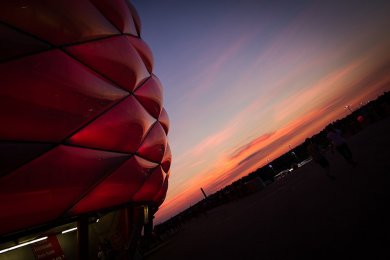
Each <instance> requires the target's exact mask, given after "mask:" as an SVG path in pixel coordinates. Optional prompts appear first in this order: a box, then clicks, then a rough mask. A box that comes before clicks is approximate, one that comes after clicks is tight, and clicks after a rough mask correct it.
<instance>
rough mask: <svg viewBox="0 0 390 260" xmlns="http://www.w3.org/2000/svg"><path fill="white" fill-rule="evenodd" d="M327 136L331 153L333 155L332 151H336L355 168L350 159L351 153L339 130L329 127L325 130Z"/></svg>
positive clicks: (354, 163)
mask: <svg viewBox="0 0 390 260" xmlns="http://www.w3.org/2000/svg"><path fill="white" fill-rule="evenodd" d="M326 130H327V132H328V133H327V135H326V137H327V138H328V140H329V142H330V145H331V151H332V153H334V149H335V148H336V150H337V151H338V152H339V153H340V154H341V155H342V156H343V157H344V159H345V160H346V161H347V162H348V163H349V164H351V165H352V166H356V164H357V163H356V162H355V161H354V160H353V158H352V152H351V149H349V146H348V144H347V141H346V140H345V138H344V137H343V136H342V133H341V130H340V129H336V128H335V127H333V126H331V125H329V126H328V127H327V128H326Z"/></svg>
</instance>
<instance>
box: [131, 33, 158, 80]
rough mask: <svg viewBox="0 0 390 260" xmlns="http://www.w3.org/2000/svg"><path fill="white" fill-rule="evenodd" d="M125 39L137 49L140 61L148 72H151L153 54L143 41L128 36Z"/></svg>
mask: <svg viewBox="0 0 390 260" xmlns="http://www.w3.org/2000/svg"><path fill="white" fill-rule="evenodd" d="M127 39H128V40H129V41H130V43H131V44H132V45H133V46H134V47H135V48H136V49H137V51H138V54H139V55H140V56H141V58H142V60H143V61H144V62H145V65H146V68H147V69H148V71H149V72H152V71H153V64H154V59H153V54H152V51H151V50H150V48H149V46H148V45H147V44H146V42H144V41H143V40H141V39H139V38H136V37H131V36H128V37H127Z"/></svg>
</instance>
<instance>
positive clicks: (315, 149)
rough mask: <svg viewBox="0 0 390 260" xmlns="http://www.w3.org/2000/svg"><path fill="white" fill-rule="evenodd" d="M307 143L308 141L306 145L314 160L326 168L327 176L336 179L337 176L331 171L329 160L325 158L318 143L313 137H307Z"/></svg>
mask: <svg viewBox="0 0 390 260" xmlns="http://www.w3.org/2000/svg"><path fill="white" fill-rule="evenodd" d="M306 143H307V146H306V149H307V152H308V153H309V155H310V156H311V158H312V159H313V161H314V162H315V163H317V164H319V165H320V166H321V167H322V168H323V169H324V170H325V174H326V176H328V177H329V179H331V180H335V179H336V177H335V176H334V175H332V174H331V173H330V164H329V161H328V160H327V159H326V158H325V156H324V155H323V153H322V152H321V149H320V147H319V146H318V145H317V143H316V142H314V140H313V139H312V138H307V139H306Z"/></svg>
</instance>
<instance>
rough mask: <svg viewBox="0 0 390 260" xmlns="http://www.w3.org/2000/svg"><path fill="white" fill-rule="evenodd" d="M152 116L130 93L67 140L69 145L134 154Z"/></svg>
mask: <svg viewBox="0 0 390 260" xmlns="http://www.w3.org/2000/svg"><path fill="white" fill-rule="evenodd" d="M154 122H155V119H154V118H153V117H151V116H150V115H149V114H148V112H146V110H145V109H144V108H143V107H142V105H141V104H140V103H139V102H138V101H137V100H136V99H135V97H133V96H129V97H127V98H126V100H124V101H122V102H121V103H120V104H118V105H117V106H115V107H114V108H112V109H111V110H110V111H108V112H107V113H105V114H104V115H102V116H100V117H99V118H97V119H96V120H95V121H93V122H92V123H91V124H89V125H87V126H86V127H84V128H83V129H81V130H80V131H79V132H77V133H76V134H74V135H73V136H72V137H70V138H69V140H68V141H67V142H68V143H69V144H73V145H78V146H85V147H94V148H99V149H107V150H113V151H120V152H126V153H134V152H135V151H136V149H137V148H138V146H139V145H140V143H141V141H142V139H143V138H144V137H145V135H146V133H147V131H148V130H149V128H150V127H151V125H152V124H153V123H154Z"/></svg>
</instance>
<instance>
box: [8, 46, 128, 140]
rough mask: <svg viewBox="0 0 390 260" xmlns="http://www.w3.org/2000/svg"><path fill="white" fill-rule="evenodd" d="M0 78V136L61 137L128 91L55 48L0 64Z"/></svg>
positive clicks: (46, 138)
mask: <svg viewBox="0 0 390 260" xmlns="http://www.w3.org/2000/svg"><path fill="white" fill-rule="evenodd" d="M59 68H61V69H59ZM21 75H22V76H21ZM0 78H1V95H0V122H1V123H2V125H3V126H7V127H0V136H1V139H2V140H19V141H22V140H26V141H38V140H39V141H48V142H50V141H52V142H60V141H61V140H62V139H64V138H66V137H67V136H68V135H70V134H71V133H72V132H73V131H75V130H76V129H78V128H79V127H80V126H81V125H83V124H85V122H87V121H88V120H91V119H92V118H93V117H95V116H96V115H98V114H99V113H101V112H102V111H103V110H105V109H106V108H107V107H109V106H110V105H111V104H112V103H113V102H117V101H118V100H120V99H122V98H124V97H125V96H126V95H128V93H127V92H125V91H122V90H120V89H118V88H116V87H114V86H112V85H110V84H108V83H107V82H106V81H104V80H103V79H101V78H99V76H98V75H97V74H95V73H93V72H92V71H90V70H88V69H87V68H85V67H83V66H81V65H80V64H79V63H78V62H76V61H74V60H73V59H71V58H69V57H68V56H67V55H65V54H64V53H62V52H61V51H59V50H53V51H49V52H44V53H40V54H37V55H33V56H29V57H26V58H24V59H18V60H14V61H10V62H6V63H1V64H0Z"/></svg>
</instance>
